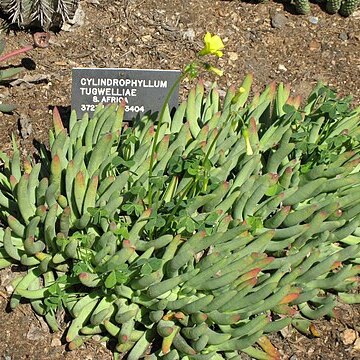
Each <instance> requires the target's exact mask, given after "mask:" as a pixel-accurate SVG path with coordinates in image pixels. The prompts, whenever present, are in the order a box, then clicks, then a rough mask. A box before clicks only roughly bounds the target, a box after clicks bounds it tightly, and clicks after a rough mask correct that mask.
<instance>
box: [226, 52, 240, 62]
mask: <svg viewBox="0 0 360 360" xmlns="http://www.w3.org/2000/svg"><path fill="white" fill-rule="evenodd" d="M227 54H228V58H229V60H230V61H236V60H237V59H238V58H239V55H238V54H237V53H236V52H232V51H229V52H228V53H227Z"/></svg>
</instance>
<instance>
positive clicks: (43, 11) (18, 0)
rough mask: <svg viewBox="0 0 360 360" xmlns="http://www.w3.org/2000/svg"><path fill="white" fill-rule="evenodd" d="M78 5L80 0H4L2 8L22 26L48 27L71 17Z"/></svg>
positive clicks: (13, 20) (12, 21)
mask: <svg viewBox="0 0 360 360" xmlns="http://www.w3.org/2000/svg"><path fill="white" fill-rule="evenodd" d="M78 5H79V0H2V1H1V2H0V10H2V11H3V12H4V13H5V14H7V15H8V17H9V20H10V22H11V23H14V24H17V25H19V26H20V27H29V26H35V27H40V28H43V29H48V28H49V27H51V26H53V25H56V26H59V23H61V21H66V20H69V19H71V18H72V17H73V16H74V13H75V11H76V9H77V7H78Z"/></svg>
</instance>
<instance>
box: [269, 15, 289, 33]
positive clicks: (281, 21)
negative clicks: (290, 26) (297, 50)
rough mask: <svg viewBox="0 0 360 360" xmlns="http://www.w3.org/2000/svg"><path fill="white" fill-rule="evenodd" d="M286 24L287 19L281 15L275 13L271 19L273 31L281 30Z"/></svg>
mask: <svg viewBox="0 0 360 360" xmlns="http://www.w3.org/2000/svg"><path fill="white" fill-rule="evenodd" d="M287 22H288V19H287V17H286V16H285V15H283V14H282V13H278V12H277V13H275V15H273V16H272V17H271V26H272V27H273V28H275V29H282V28H283V27H284V26H285V25H286V24H287Z"/></svg>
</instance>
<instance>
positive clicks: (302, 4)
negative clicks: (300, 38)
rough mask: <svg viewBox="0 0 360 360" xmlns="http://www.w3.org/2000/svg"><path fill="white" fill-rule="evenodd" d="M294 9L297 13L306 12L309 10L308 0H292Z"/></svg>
mask: <svg viewBox="0 0 360 360" xmlns="http://www.w3.org/2000/svg"><path fill="white" fill-rule="evenodd" d="M294 4H295V8H296V11H297V12H298V13H299V14H303V15H305V14H308V13H309V12H310V2H309V0H294Z"/></svg>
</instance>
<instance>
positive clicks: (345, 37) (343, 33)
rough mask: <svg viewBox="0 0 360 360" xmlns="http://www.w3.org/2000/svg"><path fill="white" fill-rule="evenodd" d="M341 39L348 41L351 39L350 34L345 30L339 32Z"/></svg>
mask: <svg viewBox="0 0 360 360" xmlns="http://www.w3.org/2000/svg"><path fill="white" fill-rule="evenodd" d="M339 39H340V40H342V41H346V40H348V39H349V35H348V34H347V33H346V32H345V31H343V32H341V33H340V34H339Z"/></svg>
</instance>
